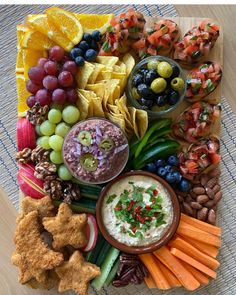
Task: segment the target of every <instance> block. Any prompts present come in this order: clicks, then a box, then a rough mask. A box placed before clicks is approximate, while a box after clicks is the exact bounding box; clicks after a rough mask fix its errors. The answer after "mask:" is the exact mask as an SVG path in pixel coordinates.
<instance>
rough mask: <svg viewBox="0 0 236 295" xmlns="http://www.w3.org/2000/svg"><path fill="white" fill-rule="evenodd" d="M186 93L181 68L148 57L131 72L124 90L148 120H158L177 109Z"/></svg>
mask: <svg viewBox="0 0 236 295" xmlns="http://www.w3.org/2000/svg"><path fill="white" fill-rule="evenodd" d="M185 92H186V79H185V75H184V72H183V70H182V69H181V67H180V66H179V65H178V64H177V63H176V62H175V61H174V60H172V59H170V58H167V57H164V56H159V55H157V56H149V57H147V58H144V59H143V60H142V61H140V62H139V63H138V64H137V65H136V66H135V67H134V69H133V70H132V72H131V74H130V76H129V79H128V83H127V88H126V94H127V97H128V99H129V101H130V103H131V104H132V106H134V107H135V108H138V109H143V110H146V111H147V113H148V116H149V117H150V118H159V117H162V116H164V115H166V114H167V113H169V112H171V111H173V110H174V109H176V108H177V106H178V105H179V104H180V102H181V101H182V100H183V98H184V96H185Z"/></svg>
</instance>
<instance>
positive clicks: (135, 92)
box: [131, 87, 141, 100]
mask: <svg viewBox="0 0 236 295" xmlns="http://www.w3.org/2000/svg"><path fill="white" fill-rule="evenodd" d="M131 92H132V96H133V98H134V99H137V100H138V99H140V98H141V96H140V95H139V94H138V91H137V88H135V87H133V88H132V90H131Z"/></svg>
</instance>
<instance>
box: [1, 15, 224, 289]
mask: <svg viewBox="0 0 236 295" xmlns="http://www.w3.org/2000/svg"><path fill="white" fill-rule="evenodd" d="M145 19H146V21H147V23H146V27H150V26H151V25H153V24H154V23H155V22H157V21H159V20H161V19H163V18H162V17H146V16H145ZM168 19H170V20H173V21H175V22H176V23H177V24H178V25H179V27H180V30H181V36H182V35H184V34H185V33H186V32H187V31H188V30H189V29H191V28H192V27H193V26H195V25H198V24H199V23H200V22H201V21H202V20H204V18H194V17H174V18H173V17H170V18H168ZM208 20H209V21H210V22H214V20H212V19H208ZM206 61H214V62H217V63H219V64H220V65H221V66H223V32H222V28H221V29H220V36H219V38H218V40H217V41H216V43H215V46H214V48H213V49H212V50H211V52H210V54H209V56H208V57H207V59H206ZM187 72H188V71H186V73H187ZM221 91H222V86H221V84H220V85H219V86H218V87H217V88H216V89H215V90H214V91H213V92H212V93H211V94H210V95H208V96H207V98H206V101H208V100H209V101H214V102H215V103H220V101H221V94H222V92H221ZM190 105H191V104H190V103H189V102H187V101H183V102H182V103H181V104H180V105H179V107H178V108H177V109H176V110H175V111H173V112H172V113H171V114H170V115H169V117H171V118H172V119H173V120H174V119H175V118H176V117H177V116H178V115H179V114H180V113H181V112H182V111H183V110H185V109H186V108H187V107H189V106H190ZM212 134H215V135H217V136H220V118H218V119H217V120H216V122H215V124H214V126H213V129H212ZM0 197H1V199H2V200H3V203H2V206H0V228H1V233H2V237H3V238H4V239H3V242H2V243H3V244H2V246H1V247H0V255H1V257H4V259H2V261H1V265H2V269H4V270H5V272H3V273H1V275H2V276H3V278H4V284H2V283H1V282H0V288H1V290H2V292H3V294H6V295H7V294H9V295H18V294H22V295H28V294H41V295H44V294H45V295H46V294H52V295H53V294H59V293H58V292H57V291H56V290H51V291H50V292H48V291H44V290H32V289H30V288H28V287H26V286H22V285H20V284H19V283H18V281H17V268H16V267H14V266H12V265H11V262H10V257H11V253H12V252H13V250H14V246H13V241H12V240H13V236H14V228H15V227H14V224H15V219H16V216H17V213H16V210H15V209H14V208H13V206H12V205H11V204H10V203H9V201H8V200H7V196H6V195H5V194H4V192H3V191H2V190H1V189H0ZM22 197H23V194H22V193H21V192H20V193H19V198H20V200H21V199H22ZM19 291H20V292H19ZM67 294H68V293H67Z"/></svg>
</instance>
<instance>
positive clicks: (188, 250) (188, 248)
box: [169, 238, 220, 270]
mask: <svg viewBox="0 0 236 295" xmlns="http://www.w3.org/2000/svg"><path fill="white" fill-rule="evenodd" d="M169 245H170V246H171V247H173V248H177V249H179V250H181V251H183V252H184V253H185V254H187V255H189V256H191V257H192V258H194V259H196V260H197V261H199V262H201V263H202V264H204V265H206V266H208V267H209V268H211V269H214V270H215V269H217V268H218V267H219V266H220V263H219V261H217V260H216V259H214V258H212V257H210V256H208V255H206V254H204V253H202V252H201V251H199V250H198V249H196V248H195V247H194V246H192V245H191V244H190V243H188V242H186V241H184V240H183V239H181V238H176V239H174V240H172V241H170V243H169Z"/></svg>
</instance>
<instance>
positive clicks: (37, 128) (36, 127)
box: [35, 125, 43, 136]
mask: <svg viewBox="0 0 236 295" xmlns="http://www.w3.org/2000/svg"><path fill="white" fill-rule="evenodd" d="M35 131H36V133H37V134H38V135H39V136H42V135H43V134H42V133H41V131H40V125H36V126H35Z"/></svg>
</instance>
